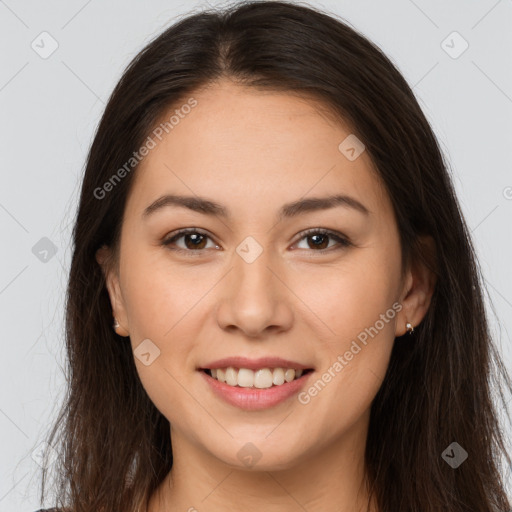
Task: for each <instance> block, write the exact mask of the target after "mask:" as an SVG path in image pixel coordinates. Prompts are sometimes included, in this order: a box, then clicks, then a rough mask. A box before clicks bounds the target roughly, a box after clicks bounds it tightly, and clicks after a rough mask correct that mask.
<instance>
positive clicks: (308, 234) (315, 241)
mask: <svg viewBox="0 0 512 512" xmlns="http://www.w3.org/2000/svg"><path fill="white" fill-rule="evenodd" d="M329 238H330V239H332V240H334V241H336V242H338V245H339V246H340V247H338V249H340V248H344V247H350V246H351V245H353V244H352V243H351V242H350V241H349V240H348V238H347V237H346V236H344V235H342V234H341V233H338V232H337V231H329V230H327V229H319V228H314V229H308V230H307V231H305V232H303V233H302V238H301V239H300V241H302V240H305V239H306V240H307V239H310V240H311V241H312V242H311V243H309V242H306V243H307V245H308V247H309V248H314V249H315V250H314V251H313V252H323V251H326V250H328V249H330V248H331V247H332V245H329V242H328V240H329ZM333 245H336V244H333ZM308 247H306V249H307V248H308ZM303 248H304V247H299V249H303Z"/></svg>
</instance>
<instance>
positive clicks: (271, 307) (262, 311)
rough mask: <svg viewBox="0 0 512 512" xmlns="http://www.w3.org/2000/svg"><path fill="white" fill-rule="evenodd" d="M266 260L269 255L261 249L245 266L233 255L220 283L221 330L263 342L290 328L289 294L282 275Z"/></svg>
mask: <svg viewBox="0 0 512 512" xmlns="http://www.w3.org/2000/svg"><path fill="white" fill-rule="evenodd" d="M269 256H270V251H269V250H268V249H265V250H264V251H263V252H262V254H261V255H260V256H259V257H258V258H257V259H256V260H255V261H253V262H251V263H248V262H247V261H245V260H244V259H243V258H242V257H240V256H239V255H238V254H236V253H235V254H234V258H233V267H234V268H233V269H232V270H231V272H229V275H228V276H226V277H227V279H225V280H224V285H223V289H222V293H221V299H220V300H219V302H218V303H217V309H216V315H217V323H218V325H219V326H220V327H221V328H222V329H224V330H228V331H233V332H235V331H241V332H243V334H244V335H245V336H247V337H250V338H261V339H264V338H265V337H266V336H268V335H270V334H272V335H274V334H277V333H278V332H282V331H287V330H288V329H290V328H291V326H292V324H293V309H292V303H291V300H292V297H293V293H292V292H291V291H290V289H289V288H288V287H287V285H286V276H285V275H284V271H283V270H281V271H280V270H279V264H276V262H275V261H274V262H273V261H271V258H270V257H269Z"/></svg>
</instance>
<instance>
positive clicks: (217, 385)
mask: <svg viewBox="0 0 512 512" xmlns="http://www.w3.org/2000/svg"><path fill="white" fill-rule="evenodd" d="M224 361H225V360H222V364H224ZM230 361H232V359H230ZM259 361H260V360H258V363H259ZM281 362H283V360H281ZM289 363H290V362H288V363H287V364H289ZM294 364H295V363H294ZM228 366H232V365H228ZM214 368H215V367H214ZM220 368H224V367H223V366H220ZM242 368H247V366H242ZM257 368H263V367H262V366H258V367H257ZM267 368H268V366H267ZM292 368H293V366H292ZM298 368H304V369H306V368H307V367H304V366H301V365H299V366H298ZM251 369H252V368H251ZM198 372H199V373H200V374H201V375H202V378H203V379H204V380H205V381H206V383H207V384H208V385H209V387H210V389H211V390H212V391H213V393H214V394H215V395H216V396H218V397H219V398H221V399H223V400H224V401H225V402H227V403H229V404H231V405H234V406H235V407H239V408H240V409H244V410H246V411H258V410H262V409H269V408H271V407H275V406H276V405H278V404H281V403H283V402H285V401H286V400H288V399H289V398H291V397H292V396H294V395H295V394H297V393H298V392H299V391H300V390H301V389H302V388H303V387H304V386H305V385H306V383H307V381H308V380H309V377H310V376H311V375H312V374H313V373H314V372H313V371H311V372H308V373H305V374H303V375H301V376H300V377H299V378H298V379H295V380H292V382H285V383H284V384H282V385H280V386H272V387H270V388H266V389H256V388H243V387H239V386H229V385H228V384H226V383H224V382H220V381H218V380H217V379H214V378H213V377H210V375H208V374H207V373H206V372H205V371H202V370H198Z"/></svg>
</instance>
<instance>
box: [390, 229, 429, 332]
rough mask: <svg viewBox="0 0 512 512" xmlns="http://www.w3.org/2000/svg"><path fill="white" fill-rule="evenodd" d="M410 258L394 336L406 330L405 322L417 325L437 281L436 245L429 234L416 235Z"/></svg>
mask: <svg viewBox="0 0 512 512" xmlns="http://www.w3.org/2000/svg"><path fill="white" fill-rule="evenodd" d="M411 260H412V261H411V263H410V264H409V268H408V269H407V271H406V275H405V279H404V287H403V290H402V294H401V300H400V303H401V304H402V306H403V309H402V310H401V311H400V313H399V314H398V317H397V324H396V333H395V336H402V335H403V334H405V333H406V332H407V328H406V323H407V322H409V323H411V324H412V326H413V327H416V326H418V325H419V324H420V323H421V321H422V320H423V318H424V317H425V315H426V314H427V311H428V308H429V306H430V302H431V300H432V295H433V293H434V289H435V284H436V282H437V275H436V269H437V266H436V247H435V242H434V239H433V238H432V237H431V236H427V235H423V236H419V237H418V239H417V245H416V249H415V250H414V251H413V255H412V258H411Z"/></svg>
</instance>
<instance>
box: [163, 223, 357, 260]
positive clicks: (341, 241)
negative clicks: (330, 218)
mask: <svg viewBox="0 0 512 512" xmlns="http://www.w3.org/2000/svg"><path fill="white" fill-rule="evenodd" d="M190 233H197V234H200V235H203V236H205V237H207V238H209V239H210V240H211V241H212V242H214V243H215V245H217V246H220V244H218V243H217V242H215V240H214V239H213V237H211V236H210V235H209V234H208V233H207V232H206V231H204V230H203V229H201V228H183V229H180V230H178V231H176V232H173V233H171V234H170V235H169V236H166V237H165V238H164V239H163V241H162V245H164V246H169V245H171V243H173V242H174V241H175V240H177V239H179V238H181V237H182V236H184V235H187V234H190ZM310 234H320V235H327V236H329V237H330V238H332V239H335V240H336V241H337V242H338V247H334V248H333V247H331V248H327V249H319V250H318V251H315V250H307V252H312V253H315V252H316V253H320V254H324V253H326V252H332V251H335V250H339V249H343V248H347V247H350V246H354V244H353V242H351V240H350V239H349V238H348V237H347V236H346V235H344V234H343V233H340V232H339V231H335V230H332V229H327V228H309V229H306V230H304V231H301V232H300V233H299V234H298V235H297V236H298V238H297V240H296V241H295V242H294V244H293V245H296V244H297V243H298V242H300V241H301V240H303V239H304V238H306V237H307V236H308V235H310ZM171 250H173V251H178V252H185V253H189V254H199V253H201V252H204V251H205V249H197V250H195V249H182V248H181V247H177V248H172V249H171ZM299 250H301V249H299Z"/></svg>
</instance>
